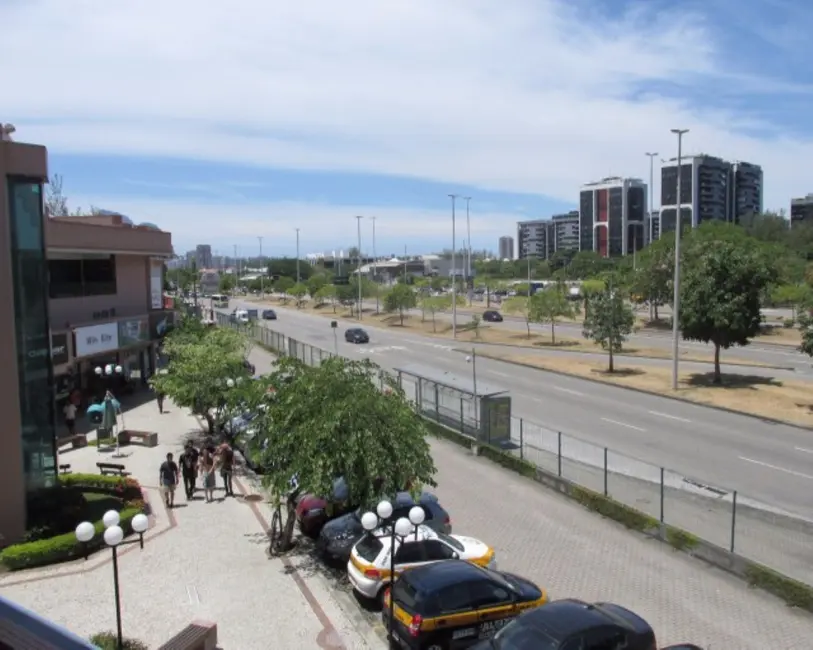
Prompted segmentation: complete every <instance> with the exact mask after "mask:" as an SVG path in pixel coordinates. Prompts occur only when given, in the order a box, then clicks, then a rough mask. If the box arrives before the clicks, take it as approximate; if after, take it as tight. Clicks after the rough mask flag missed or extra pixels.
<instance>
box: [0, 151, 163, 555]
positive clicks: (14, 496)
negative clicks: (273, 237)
mask: <svg viewBox="0 0 813 650" xmlns="http://www.w3.org/2000/svg"><path fill="white" fill-rule="evenodd" d="M47 176H48V169H47V151H46V149H45V147H41V146H37V145H30V144H23V143H17V142H8V141H0V181H2V182H0V299H3V300H4V302H3V304H5V305H13V309H6V310H4V311H3V314H2V315H0V385H2V387H3V390H2V391H0V409H2V411H1V412H2V413H3V414H4V416H5V417H4V426H3V428H2V429H1V430H0V440H2V442H1V443H0V444H2V451H3V453H2V454H1V455H0V490H2V492H1V493H2V495H3V498H2V499H0V535H2V540H0V541H4V542H5V543H10V542H13V541H15V540H16V539H18V538H19V537H20V535H22V534H23V532H24V531H25V527H26V497H27V495H28V494H29V493H30V492H31V491H32V490H35V489H37V488H39V487H41V486H44V485H48V484H49V483H51V482H53V480H54V478H55V477H56V473H57V471H56V468H57V465H58V463H57V454H58V441H59V439H60V438H61V437H64V434H66V433H67V431H66V430H65V426H64V424H63V417H62V408H63V406H64V404H65V402H66V400H69V399H70V400H72V401H74V403H76V404H77V406H79V407H80V409H81V408H82V407H84V406H86V405H87V404H88V403H89V402H90V401H92V399H93V398H94V397H97V395H96V393H99V392H102V393H103V390H104V388H106V386H102V385H101V384H100V383H99V378H98V376H97V374H96V372H95V370H96V368H98V367H103V366H105V365H107V364H114V365H116V366H121V367H122V371H123V372H122V374H121V375H120V376H118V377H116V378H115V380H116V381H117V382H118V385H117V388H118V389H120V390H122V391H123V390H125V389H127V390H129V389H131V388H134V387H136V388H137V387H140V386H141V385H143V384H144V383H145V382H146V380H147V379H148V377H149V376H150V374H151V373H152V372H154V370H155V356H156V349H157V342H158V341H159V340H160V338H161V336H162V335H163V333H164V332H165V331H166V327H167V325H168V324H169V323H170V322H171V320H172V315H173V314H172V312H171V311H170V310H168V309H165V302H164V296H163V272H162V271H163V259H166V258H168V257H169V256H171V255H172V241H171V235H170V233H167V232H163V231H161V230H159V229H158V228H157V227H156V226H154V225H152V224H142V225H140V226H139V225H134V224H133V223H132V222H131V221H130V220H129V219H127V218H126V217H122V216H120V215H116V214H112V213H105V214H103V215H93V216H88V217H54V218H48V217H47V216H46V215H45V214H44V211H43V186H44V184H45V183H46V182H47Z"/></svg>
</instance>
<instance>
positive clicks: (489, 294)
mask: <svg viewBox="0 0 813 650" xmlns="http://www.w3.org/2000/svg"><path fill="white" fill-rule="evenodd" d="M489 307H491V291H489V288H488V287H486V309H488V308H489Z"/></svg>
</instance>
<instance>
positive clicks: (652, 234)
mask: <svg viewBox="0 0 813 650" xmlns="http://www.w3.org/2000/svg"><path fill="white" fill-rule="evenodd" d="M645 155H647V156H649V243H650V245H651V244H652V240H653V239H655V222H654V219H655V209H654V205H655V157H656V156H657V155H658V152H657V151H655V152H649V151H648V152H647V153H646V154H645ZM654 318H655V305H653V304H652V296H649V320H650V321H651V320H653V319H654Z"/></svg>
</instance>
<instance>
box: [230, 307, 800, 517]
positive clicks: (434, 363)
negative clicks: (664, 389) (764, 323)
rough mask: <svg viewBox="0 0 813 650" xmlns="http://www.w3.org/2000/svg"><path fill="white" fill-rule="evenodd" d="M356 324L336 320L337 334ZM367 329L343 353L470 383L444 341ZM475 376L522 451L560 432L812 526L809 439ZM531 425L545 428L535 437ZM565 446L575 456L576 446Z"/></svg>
mask: <svg viewBox="0 0 813 650" xmlns="http://www.w3.org/2000/svg"><path fill="white" fill-rule="evenodd" d="M249 304H250V306H251V307H254V308H256V307H257V303H246V305H247V306H248V305H249ZM234 306H235V305H232V308H234ZM277 313H278V314H279V320H277V321H275V322H271V323H268V325H269V327H270V328H271V329H273V330H275V331H279V332H281V333H283V334H286V335H288V336H291V337H293V338H295V339H298V340H301V341H304V342H306V343H309V344H311V345H315V346H317V347H321V348H324V349H326V350H331V351H332V350H333V349H334V340H333V331H332V330H331V328H330V323H329V321H328V319H326V318H324V317H322V316H316V315H312V314H307V313H299V312H297V311H296V310H292V309H277ZM357 324H358V322H357V321H350V320H341V319H339V328H338V331H339V333H340V334H341V333H342V332H343V331H344V329H346V328H347V327H350V326H354V325H357ZM362 325H364V326H365V328H366V329H367V331H368V332H369V333H370V337H371V342H370V343H369V344H367V345H352V344H348V343H345V342H344V340H343V338H342V337H341V336H339V337H338V344H337V345H338V351H339V353H341V354H343V355H345V356H349V357H352V358H360V357H365V356H366V357H369V358H370V359H372V360H373V361H375V362H376V363H377V364H379V365H380V366H381V367H383V368H386V369H390V370H391V369H393V368H396V367H399V366H403V365H406V364H413V363H419V364H424V365H426V366H427V367H430V368H434V369H436V370H440V371H443V372H448V373H450V374H452V375H456V376H460V377H469V376H470V375H471V372H472V366H471V364H469V363H467V362H466V359H465V356H464V355H462V354H461V353H459V352H455V351H454V349H453V348H452V346H451V345H449V344H447V343H446V342H440V341H438V340H437V339H431V338H426V337H420V336H417V335H410V334H404V333H400V332H397V331H393V330H385V329H379V328H374V327H370V326H368V325H367V324H365V323H364V322H362ZM477 373H478V381H479V382H481V383H482V382H487V383H489V384H492V385H496V386H498V387H499V388H503V389H505V390H506V391H508V392H509V393H510V395H511V397H512V412H513V415H514V416H516V417H517V418H523V420H525V427H524V428H525V430H526V442H527V441H528V440H529V439H528V438H527V436H529V435H532V434H531V433H530V432H531V431H538V432H539V434H538V435H539V436H540V442H539V443H538V446H540V447H542V448H547V447H548V446H549V445H550V444H551V440H553V439H554V438H555V435H556V434H555V432H557V431H561V432H563V433H564V434H567V435H568V436H574V437H577V438H580V439H581V440H582V441H585V442H587V443H592V445H597V446H599V447H604V446H606V447H609V448H610V449H612V450H615V451H616V452H619V453H620V454H624V455H628V456H629V457H630V460H629V464H630V465H634V464H635V461H634V460H632V459H639V460H641V461H645V462H646V463H650V464H652V465H655V466H664V467H666V468H669V469H671V470H674V471H675V472H677V473H679V474H680V475H683V476H688V477H692V478H694V479H697V480H698V481H699V482H701V483H703V484H707V485H711V486H715V487H718V488H721V489H724V490H726V491H732V490H737V491H738V493H739V496H740V498H748V499H751V500H754V501H756V502H759V503H764V504H767V505H769V506H771V507H773V508H777V509H781V510H783V511H787V512H790V513H794V514H798V515H800V516H802V517H805V518H808V519H811V520H813V502H811V499H810V498H809V493H810V490H811V488H813V432H811V431H809V430H806V429H801V428H797V427H793V426H790V425H784V424H776V423H771V422H767V421H762V420H760V419H757V418H753V417H748V416H745V415H737V414H732V413H726V412H722V411H718V410H716V409H711V408H707V407H703V406H699V405H694V404H690V403H687V402H679V401H676V400H671V399H668V398H663V397H657V396H654V395H646V394H642V393H637V392H633V391H627V390H624V389H622V388H616V387H614V386H608V385H603V384H598V383H595V382H590V381H586V380H582V379H577V378H572V377H564V376H561V375H557V374H553V373H546V372H544V371H539V370H534V369H530V368H523V367H520V366H516V365H513V364H508V363H504V362H500V361H494V360H490V359H485V358H480V359H478V360H477ZM529 422H533V423H537V424H538V425H543V427H544V429H543V428H542V427H536V428H532V427H530V426H529V424H528V423H529ZM569 444H571V445H572V447H573V449H577V448H578V443H575V442H574V443H569ZM583 446H584V447H585V453H587V450H590V453H591V454H595V453H597V450H595V449H592V448H591V446H590V445H583ZM574 453H575V452H574ZM616 457H617V459H618V462H619V463H623V462H625V461H624V459H623V458H621V457H620V456H619V455H616ZM639 464H640V463H639ZM649 471H651V470H649Z"/></svg>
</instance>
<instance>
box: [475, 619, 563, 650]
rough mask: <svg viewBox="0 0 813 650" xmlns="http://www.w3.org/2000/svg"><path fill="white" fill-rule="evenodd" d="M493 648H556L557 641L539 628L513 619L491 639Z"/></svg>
mask: <svg viewBox="0 0 813 650" xmlns="http://www.w3.org/2000/svg"><path fill="white" fill-rule="evenodd" d="M491 645H492V646H493V647H494V649H495V650H525V649H526V648H533V649H534V650H557V648H558V647H559V643H558V641H555V640H554V639H552V638H551V637H550V636H548V635H547V634H545V633H544V632H542V631H541V630H539V629H537V628H534V627H530V626H528V625H525V624H524V623H523V622H522V621H521V620H515V621H514V622H513V623H509V624H508V625H506V626H505V627H504V628H503V629H501V630H500V631H499V632H497V634H495V635H494V638H493V639H492V641H491Z"/></svg>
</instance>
